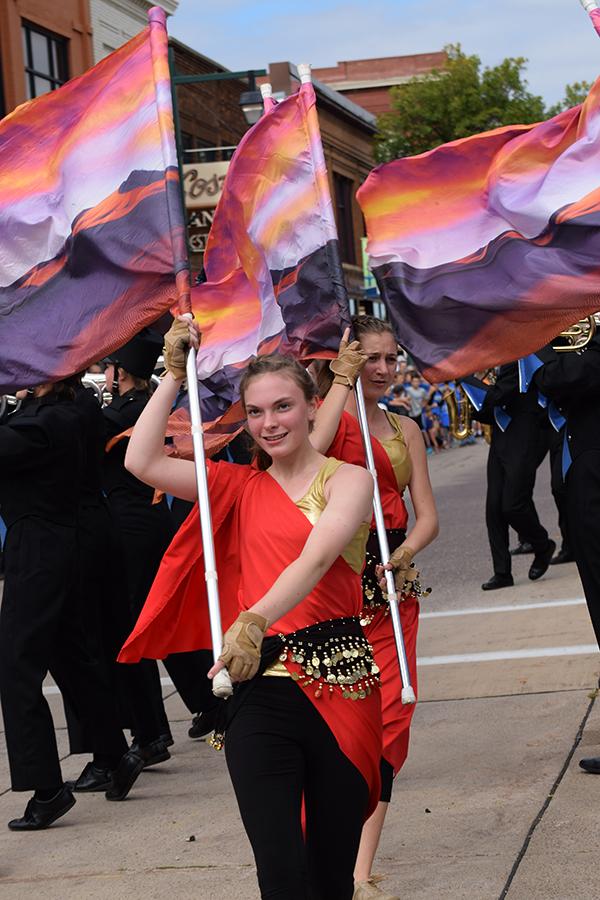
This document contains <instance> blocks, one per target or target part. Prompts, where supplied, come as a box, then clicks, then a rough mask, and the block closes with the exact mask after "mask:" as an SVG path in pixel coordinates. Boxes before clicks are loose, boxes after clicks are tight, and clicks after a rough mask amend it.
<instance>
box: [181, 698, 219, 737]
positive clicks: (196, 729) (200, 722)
mask: <svg viewBox="0 0 600 900" xmlns="http://www.w3.org/2000/svg"><path fill="white" fill-rule="evenodd" d="M218 709H219V706H216V707H215V708H214V709H209V710H206V712H201V713H198V715H197V716H194V718H193V719H192V726H191V728H189V729H188V737H191V738H194V739H196V740H197V739H198V738H203V737H206V735H207V734H210V733H211V731H214V730H215V727H216V723H217V711H218Z"/></svg>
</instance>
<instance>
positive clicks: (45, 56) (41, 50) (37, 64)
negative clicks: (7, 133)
mask: <svg viewBox="0 0 600 900" xmlns="http://www.w3.org/2000/svg"><path fill="white" fill-rule="evenodd" d="M22 34H23V55H24V57H25V90H26V91H27V98H28V99H29V100H32V99H33V98H34V97H39V96H40V95H41V94H47V93H48V92H49V91H55V90H56V88H59V87H60V86H61V84H64V83H65V81H67V80H68V78H69V71H68V65H67V41H66V39H65V38H62V37H60V36H59V35H57V34H52V32H51V31H44V30H43V29H42V28H37V27H36V26H33V25H30V24H29V23H28V22H23V25H22Z"/></svg>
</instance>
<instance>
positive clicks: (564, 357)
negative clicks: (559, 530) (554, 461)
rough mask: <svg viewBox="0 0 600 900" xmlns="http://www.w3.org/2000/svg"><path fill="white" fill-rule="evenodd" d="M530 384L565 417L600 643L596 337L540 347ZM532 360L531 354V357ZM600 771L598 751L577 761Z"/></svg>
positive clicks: (575, 536) (575, 530)
mask: <svg viewBox="0 0 600 900" xmlns="http://www.w3.org/2000/svg"><path fill="white" fill-rule="evenodd" d="M535 356H536V357H537V358H538V359H537V363H535V360H534V363H535V364H537V365H539V368H538V369H537V371H536V372H535V374H534V375H533V384H534V385H535V386H536V387H537V388H538V389H539V390H540V391H541V392H542V393H543V394H544V395H545V396H546V397H548V398H549V399H551V400H553V401H554V403H555V404H556V405H557V406H558V408H559V409H560V412H561V413H562V414H563V415H564V416H565V418H566V420H567V421H566V426H565V429H566V440H565V443H564V446H563V471H564V472H565V488H566V496H567V506H566V511H567V526H568V531H569V538H570V540H571V549H572V552H573V554H574V556H575V562H576V563H577V569H578V571H579V575H580V577H581V582H582V584H583V590H584V593H585V599H586V601H587V606H588V610H589V613H590V618H591V620H592V625H593V628H594V632H595V634H596V640H597V641H598V645H599V646H600V336H595V337H594V338H593V339H592V341H591V342H590V344H589V345H588V346H587V347H586V348H585V349H584V350H583V351H582V352H581V353H576V352H568V353H556V352H555V351H554V350H552V349H551V348H544V349H543V350H541V351H539V352H538V353H537V354H535ZM529 359H530V360H531V359H532V357H529ZM579 765H580V766H581V767H582V768H583V769H585V770H586V771H587V772H593V773H594V774H595V775H598V774H600V756H597V757H591V758H589V759H582V760H580V763H579Z"/></svg>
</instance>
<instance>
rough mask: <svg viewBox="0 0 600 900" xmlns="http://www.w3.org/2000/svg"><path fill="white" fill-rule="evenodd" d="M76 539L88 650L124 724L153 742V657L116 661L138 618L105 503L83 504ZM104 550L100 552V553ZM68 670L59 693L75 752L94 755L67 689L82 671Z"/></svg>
mask: <svg viewBox="0 0 600 900" xmlns="http://www.w3.org/2000/svg"><path fill="white" fill-rule="evenodd" d="M77 537H78V545H79V581H78V584H79V593H80V604H79V605H80V608H81V613H82V616H83V624H84V631H85V637H86V641H87V647H88V651H89V653H90V656H91V657H92V658H95V659H97V661H98V664H99V666H101V667H103V669H104V672H105V675H106V678H107V680H108V682H109V684H110V688H111V691H112V693H113V695H114V697H115V700H116V705H117V712H118V715H119V722H120V724H121V726H122V727H123V728H129V729H131V731H132V732H133V733H134V734H135V736H136V739H137V740H138V741H139V743H140V744H142V745H144V744H149V743H150V742H151V741H153V740H155V739H157V738H158V737H159V736H160V734H161V733H162V730H163V729H162V724H163V723H162V722H161V721H159V718H158V715H157V712H156V703H155V699H154V695H153V691H152V685H153V680H152V678H153V668H152V667H151V665H150V663H149V661H142V662H140V663H135V664H133V665H121V664H120V663H117V662H116V659H117V656H118V653H119V651H120V649H121V647H122V646H123V644H124V643H125V640H126V639H127V637H128V636H129V634H130V633H131V631H132V629H133V626H134V624H135V620H134V619H133V617H132V615H131V612H130V610H129V605H128V599H127V586H126V578H125V562H124V554H123V547H122V543H121V540H120V535H119V533H118V531H117V530H116V529H115V526H114V522H113V519H112V516H111V515H110V511H109V509H108V506H107V505H106V504H103V503H100V502H98V503H95V504H87V505H85V506H82V508H81V509H80V512H79V520H78V529H77ZM100 548H102V552H99V550H100ZM149 666H150V669H149ZM154 668H156V666H155V664H154ZM64 674H65V681H63V683H62V684H61V693H62V694H63V700H64V703H65V715H66V719H67V728H68V732H69V746H70V750H71V753H91V752H93V751H94V741H93V735H92V734H90V730H89V727H86V723H85V722H84V721H82V719H81V718H80V716H79V715H78V714H77V710H76V709H75V708H74V707H73V704H72V703H71V702H70V700H69V698H70V696H71V693H70V690H69V688H70V686H71V684H73V682H75V683H76V679H77V678H78V673H77V671H76V670H75V671H73V672H70V671H69V669H68V668H67V671H66V672H65V673H64Z"/></svg>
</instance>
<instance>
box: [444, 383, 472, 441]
mask: <svg viewBox="0 0 600 900" xmlns="http://www.w3.org/2000/svg"><path fill="white" fill-rule="evenodd" d="M444 400H445V401H446V405H447V407H448V416H449V418H450V429H449V431H450V434H451V435H452V437H453V438H454V439H455V440H456V441H466V439H467V438H468V437H471V435H472V434H473V404H472V403H471V401H470V400H469V398H468V397H467V395H466V393H465V392H464V390H461V392H460V397H459V399H457V398H456V388H453V389H451V390H449V391H447V392H446V393H445V394H444Z"/></svg>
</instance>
